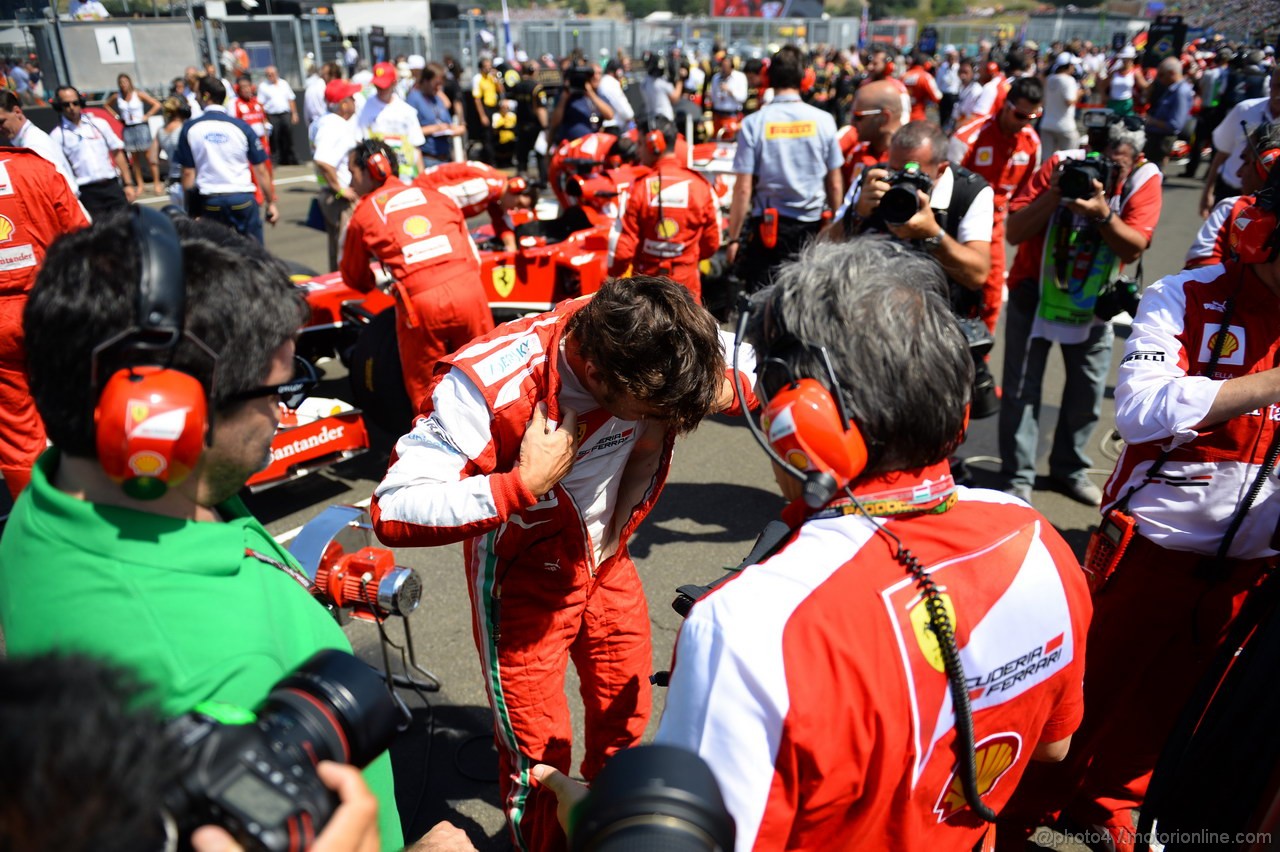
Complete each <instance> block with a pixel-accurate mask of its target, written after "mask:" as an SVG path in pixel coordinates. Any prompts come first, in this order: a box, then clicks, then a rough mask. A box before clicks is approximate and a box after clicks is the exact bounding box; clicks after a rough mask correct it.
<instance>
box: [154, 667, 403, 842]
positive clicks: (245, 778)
mask: <svg viewBox="0 0 1280 852" xmlns="http://www.w3.org/2000/svg"><path fill="white" fill-rule="evenodd" d="M403 719H404V715H403V712H402V710H401V709H400V707H398V706H397V704H396V702H395V700H394V699H393V698H392V697H391V693H390V692H389V690H388V688H387V684H386V682H385V681H384V680H383V679H382V677H381V676H380V675H378V673H377V672H375V671H374V670H373V669H371V668H369V667H368V666H367V665H365V664H364V663H362V662H360V661H359V660H357V659H356V658H355V657H353V656H351V655H350V654H346V653H343V652H341V651H334V650H328V651H321V652H319V653H318V654H316V655H315V656H313V657H312V658H311V659H309V660H307V661H306V662H305V663H303V664H302V665H301V666H299V667H298V668H297V669H296V670H295V671H294V672H293V673H292V674H290V675H288V676H286V677H285V678H284V679H282V680H281V681H280V682H279V683H277V684H276V685H275V686H274V687H273V688H272V689H271V692H270V693H269V694H268V695H267V697H266V699H265V700H263V702H262V704H261V705H260V706H259V708H258V711H257V713H256V717H255V714H253V713H250V712H249V711H247V710H241V709H239V708H235V707H228V706H226V705H218V704H205V705H201V706H200V707H198V708H196V709H195V710H193V711H191V712H190V713H187V714H185V715H183V716H179V717H178V718H176V719H174V720H173V721H172V722H170V723H169V726H168V728H167V729H166V735H167V736H168V737H170V738H171V740H172V741H173V742H174V743H175V744H176V745H177V746H178V747H179V749H180V750H181V753H182V754H183V755H184V759H185V763H184V765H183V766H182V767H180V768H179V770H178V772H177V776H176V777H177V781H176V783H175V785H174V787H173V789H172V792H171V793H169V794H168V795H167V796H166V797H165V807H166V809H167V810H168V812H169V813H170V814H172V815H173V817H174V820H175V821H176V823H177V825H178V829H179V831H180V833H181V836H182V837H183V838H184V843H185V841H186V838H189V837H190V836H191V832H192V831H193V830H195V829H196V828H198V827H200V826H201V825H208V824H216V825H221V826H222V827H224V828H226V829H227V831H229V832H230V833H231V834H232V835H233V836H234V837H235V838H236V840H237V841H238V842H239V843H240V845H241V846H242V847H244V848H245V849H246V850H270V852H276V850H280V852H285V850H288V852H293V850H299V849H306V848H308V847H310V845H311V843H312V842H313V841H314V840H315V836H316V835H317V834H319V833H320V830H321V829H322V828H323V827H324V825H325V823H327V822H328V821H329V817H331V816H332V815H333V811H334V809H335V808H336V807H337V806H338V799H337V797H336V796H335V795H334V793H333V792H332V791H330V790H329V789H328V788H327V787H325V786H324V784H323V783H322V782H321V781H320V779H319V777H318V776H317V775H316V768H315V767H316V764H317V763H319V762H320V761H321V760H333V761H337V762H339V763H349V764H351V765H353V766H356V767H359V768H364V767H365V766H367V765H368V764H369V762H370V761H372V760H373V759H374V758H375V757H377V756H378V755H379V754H381V753H382V752H383V751H385V750H386V748H387V746H388V745H390V743H391V739H392V737H394V736H395V734H396V732H397V730H398V729H399V727H400V722H401V721H402V720H403Z"/></svg>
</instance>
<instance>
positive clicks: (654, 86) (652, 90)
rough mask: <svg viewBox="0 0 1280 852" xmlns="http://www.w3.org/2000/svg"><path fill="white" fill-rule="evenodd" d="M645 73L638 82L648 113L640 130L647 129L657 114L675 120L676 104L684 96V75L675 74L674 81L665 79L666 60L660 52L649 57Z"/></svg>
mask: <svg viewBox="0 0 1280 852" xmlns="http://www.w3.org/2000/svg"><path fill="white" fill-rule="evenodd" d="M645 71H646V75H645V78H644V82H643V83H641V84H640V91H641V93H643V95H644V103H645V106H646V107H647V108H648V114H647V115H646V116H645V117H644V119H645V121H644V125H643V127H641V130H648V129H649V126H650V125H649V123H650V122H652V121H653V119H655V118H657V117H658V116H662V117H663V118H666V119H668V120H670V121H675V120H676V111H675V107H676V104H678V103H680V99H681V98H683V97H684V77H680V76H677V78H676V80H675V82H674V83H673V82H672V81H671V80H669V79H667V60H666V58H665V57H663V55H662V54H661V53H655V54H653V55H652V56H650V57H649V61H648V63H647V64H646V65H645Z"/></svg>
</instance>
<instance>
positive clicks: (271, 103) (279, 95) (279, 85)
mask: <svg viewBox="0 0 1280 852" xmlns="http://www.w3.org/2000/svg"><path fill="white" fill-rule="evenodd" d="M297 99H298V98H297V95H295V94H294V93H293V87H292V86H290V85H289V81H288V80H286V79H285V78H283V77H281V78H280V79H278V80H276V82H274V83H269V82H267V81H266V80H263V81H262V82H260V83H258V103H260V104H262V111H263V112H265V113H266V114H267V115H279V114H280V113H282V112H288V111H289V101H295V100H297Z"/></svg>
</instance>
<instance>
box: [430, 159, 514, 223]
mask: <svg viewBox="0 0 1280 852" xmlns="http://www.w3.org/2000/svg"><path fill="white" fill-rule="evenodd" d="M509 177H510V176H509V175H507V174H506V173H505V172H502V171H499V170H498V169H495V168H494V167H493V166H490V165H486V164H485V163H478V162H476V161H475V160H467V161H466V162H465V163H441V164H440V165H438V166H432V167H431V168H429V169H427V170H425V171H424V172H423V173H422V174H420V175H418V176H417V177H416V178H414V179H413V182H414V183H415V184H416V185H418V186H420V187H422V188H423V189H434V190H436V191H437V192H442V193H444V194H445V195H447V196H449V197H450V198H452V199H453V201H454V203H455V204H457V205H458V207H460V208H461V209H462V215H463V217H465V218H467V219H470V218H471V217H472V216H479V215H480V214H481V213H488V214H489V222H490V223H491V224H492V225H493V234H494V236H496V237H501V236H502V235H503V234H504V233H510V232H511V231H514V230H515V225H514V223H513V222H512V220H511V218H510V217H509V216H507V215H506V214H505V213H504V212H503V210H502V205H501V204H499V203H498V202H499V199H501V198H502V193H503V192H504V191H505V190H506V188H507V180H508V178H509Z"/></svg>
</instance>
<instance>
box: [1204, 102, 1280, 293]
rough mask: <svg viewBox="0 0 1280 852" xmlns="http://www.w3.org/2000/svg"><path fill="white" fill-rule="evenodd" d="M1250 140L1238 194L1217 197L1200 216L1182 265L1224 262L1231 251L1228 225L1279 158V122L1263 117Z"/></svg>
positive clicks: (1250, 203)
mask: <svg viewBox="0 0 1280 852" xmlns="http://www.w3.org/2000/svg"><path fill="white" fill-rule="evenodd" d="M1250 138H1251V143H1250V144H1249V145H1246V146H1245V149H1244V158H1243V159H1242V160H1241V162H1240V171H1239V172H1238V173H1237V174H1236V177H1237V179H1238V180H1239V181H1240V194H1239V195H1235V196H1230V197H1228V198H1224V199H1222V200H1221V201H1219V202H1218V203H1217V204H1215V205H1214V207H1213V212H1212V213H1210V214H1209V218H1208V219H1205V220H1204V224H1203V225H1201V226H1200V230H1199V231H1197V232H1196V238H1195V240H1194V241H1193V242H1192V243H1191V248H1189V249H1187V259H1186V263H1185V265H1184V267H1183V268H1185V269H1195V268H1196V267H1200V266H1213V265H1214V264H1216V263H1222V262H1224V261H1225V260H1226V259H1227V258H1228V257H1230V256H1231V255H1232V249H1231V229H1232V226H1233V225H1234V224H1235V221H1236V218H1237V217H1239V215H1240V214H1241V213H1243V212H1244V211H1245V210H1248V209H1249V208H1250V207H1252V206H1253V202H1254V194H1255V193H1256V192H1257V191H1258V190H1259V189H1261V188H1262V186H1263V184H1265V183H1266V181H1267V174H1268V173H1269V172H1270V170H1271V169H1272V168H1274V167H1275V164H1276V162H1277V160H1280V122H1276V121H1264V122H1263V123H1262V124H1259V125H1258V126H1257V127H1255V128H1254V129H1253V132H1252V133H1251V134H1250Z"/></svg>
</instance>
